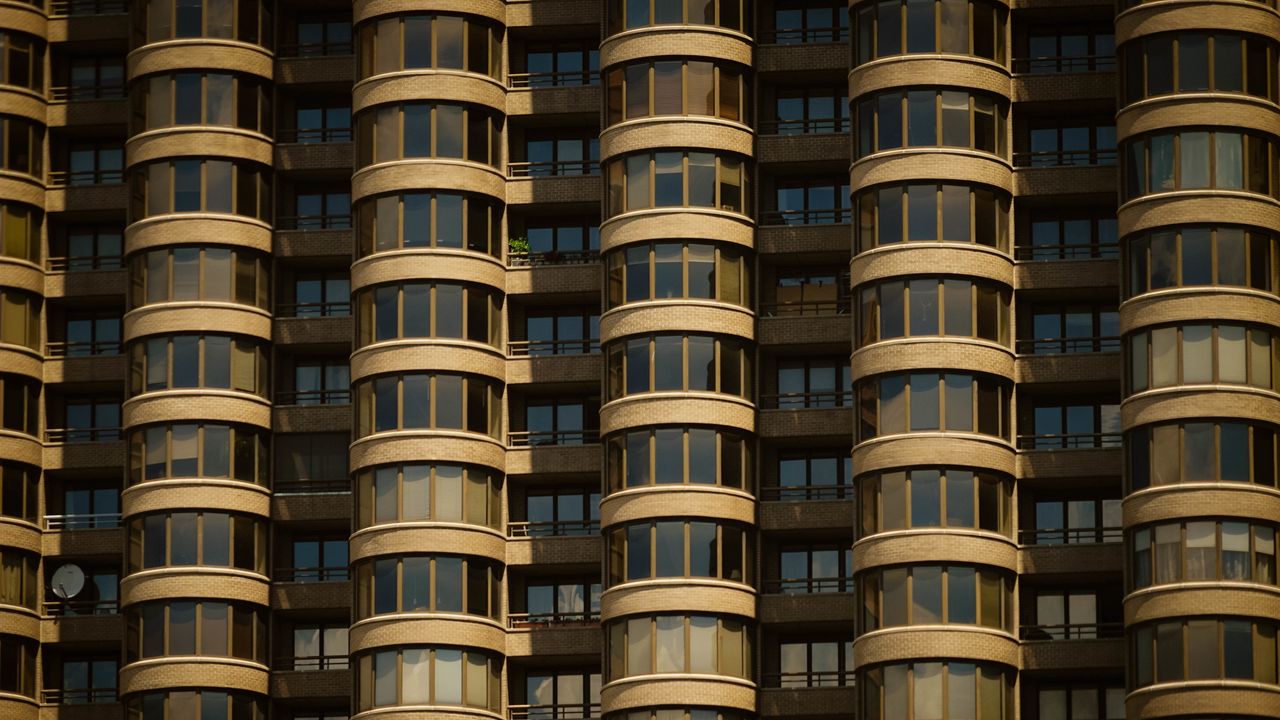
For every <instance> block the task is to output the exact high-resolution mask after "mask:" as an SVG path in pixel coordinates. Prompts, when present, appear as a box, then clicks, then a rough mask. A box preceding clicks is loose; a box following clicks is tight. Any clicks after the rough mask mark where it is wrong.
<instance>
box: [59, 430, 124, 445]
mask: <svg viewBox="0 0 1280 720" xmlns="http://www.w3.org/2000/svg"><path fill="white" fill-rule="evenodd" d="M119 439H120V428H118V427H91V428H50V429H47V430H45V431H44V441H45V442H47V443H68V444H69V443H91V442H114V441H116V440H119Z"/></svg>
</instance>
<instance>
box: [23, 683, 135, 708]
mask: <svg viewBox="0 0 1280 720" xmlns="http://www.w3.org/2000/svg"><path fill="white" fill-rule="evenodd" d="M40 702H41V703H43V704H45V705H110V704H112V703H116V702H119V698H118V697H117V696H116V689H115V688H113V687H110V688H77V689H65V688H46V689H43V690H41V691H40Z"/></svg>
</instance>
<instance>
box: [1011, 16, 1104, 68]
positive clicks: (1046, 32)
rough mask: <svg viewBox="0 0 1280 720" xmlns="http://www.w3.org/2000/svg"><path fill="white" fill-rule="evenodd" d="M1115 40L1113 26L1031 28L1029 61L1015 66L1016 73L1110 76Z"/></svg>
mask: <svg viewBox="0 0 1280 720" xmlns="http://www.w3.org/2000/svg"><path fill="white" fill-rule="evenodd" d="M1115 54H1116V36H1115V33H1114V32H1113V28H1112V26H1111V24H1110V23H1107V24H1106V25H1105V26H1102V27H1052V26H1039V27H1032V28H1031V29H1030V32H1029V36H1028V37H1027V57H1026V58H1025V59H1023V60H1022V62H1015V64H1014V68H1015V71H1017V72H1027V73H1031V74H1033V75H1042V74H1050V73H1082V72H1099V71H1101V72H1108V71H1113V70H1115V69H1116V58H1115Z"/></svg>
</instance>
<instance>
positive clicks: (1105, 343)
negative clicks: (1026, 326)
mask: <svg viewBox="0 0 1280 720" xmlns="http://www.w3.org/2000/svg"><path fill="white" fill-rule="evenodd" d="M1016 348H1017V352H1018V354H1019V355H1061V354H1074V353H1096V352H1117V351H1119V350H1120V338H1119V337H1118V336H1115V335H1112V336H1099V337H1060V338H1034V339H1027V340H1019V341H1018V342H1017V343H1016Z"/></svg>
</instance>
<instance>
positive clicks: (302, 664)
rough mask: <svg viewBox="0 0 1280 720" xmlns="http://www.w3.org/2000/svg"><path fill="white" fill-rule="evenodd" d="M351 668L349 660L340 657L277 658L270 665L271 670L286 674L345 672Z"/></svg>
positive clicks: (300, 656) (299, 656)
mask: <svg viewBox="0 0 1280 720" xmlns="http://www.w3.org/2000/svg"><path fill="white" fill-rule="evenodd" d="M350 667H351V662H350V659H349V658H348V656H347V655H346V654H342V655H298V656H294V657H278V658H276V659H275V660H274V661H273V662H272V663H271V669H272V670H279V671H285V672H288V671H290V670H292V671H295V672H308V671H314V670H346V669H348V668H350Z"/></svg>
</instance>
